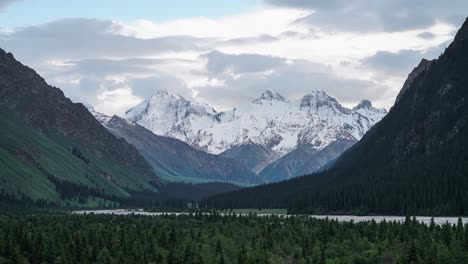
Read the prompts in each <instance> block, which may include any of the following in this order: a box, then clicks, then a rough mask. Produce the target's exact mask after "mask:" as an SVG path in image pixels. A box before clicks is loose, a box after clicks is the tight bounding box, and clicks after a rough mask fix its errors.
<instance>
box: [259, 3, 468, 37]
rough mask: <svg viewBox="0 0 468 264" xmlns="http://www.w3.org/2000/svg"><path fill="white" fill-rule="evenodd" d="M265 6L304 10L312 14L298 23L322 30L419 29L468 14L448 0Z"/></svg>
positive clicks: (466, 7)
mask: <svg viewBox="0 0 468 264" xmlns="http://www.w3.org/2000/svg"><path fill="white" fill-rule="evenodd" d="M266 2H267V3H270V4H273V5H278V6H285V7H292V8H305V9H309V10H311V11H312V10H313V12H312V13H311V14H309V15H307V16H305V17H303V18H302V19H300V20H298V22H299V23H307V24H309V25H311V26H315V27H319V28H321V29H323V30H332V31H352V32H363V31H364V32H372V31H387V32H396V31H405V30H411V29H422V28H427V27H430V26H432V25H434V24H436V23H437V22H438V21H445V22H447V23H451V24H456V25H457V26H458V25H459V24H461V23H462V21H463V19H464V18H465V17H466V11H468V1H466V0H452V1H450V3H449V4H448V3H446V2H444V1H440V0H412V1H407V0H381V1H368V0H328V1H319V0H266Z"/></svg>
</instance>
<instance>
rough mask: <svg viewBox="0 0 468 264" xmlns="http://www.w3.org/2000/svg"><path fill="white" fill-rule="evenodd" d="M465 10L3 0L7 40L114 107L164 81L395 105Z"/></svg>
mask: <svg viewBox="0 0 468 264" xmlns="http://www.w3.org/2000/svg"><path fill="white" fill-rule="evenodd" d="M467 15H468V1H466V0H449V1H440V0H411V1H408V0H374V1H369V0H326V1H325V0H237V1H219V0H184V1H179V0H175V1H163V0H152V1H150V0H134V1H124V0H100V1H95V0H93V1H92V0H70V1H62V0H0V47H1V48H2V49H4V50H6V51H9V52H12V53H13V54H14V55H15V57H16V58H17V59H18V60H20V61H22V62H23V63H24V64H26V65H28V66H30V67H32V68H34V69H35V70H36V71H38V72H39V73H40V74H41V75H42V76H43V77H44V78H45V79H46V80H47V81H48V82H49V83H50V84H52V85H55V86H57V87H60V88H61V89H62V90H64V92H65V94H66V95H67V96H68V97H70V98H71V99H72V100H74V101H76V102H86V103H89V104H92V105H94V106H95V108H96V109H97V110H99V111H101V112H104V113H107V114H122V113H123V112H125V110H127V109H128V108H129V107H132V106H134V105H136V104H138V103H139V102H141V101H142V100H144V99H145V98H148V97H150V96H151V94H152V93H153V92H154V91H155V90H157V89H166V90H169V91H172V92H174V93H178V94H180V95H182V96H185V97H187V98H197V100H200V101H203V102H206V103H208V104H210V105H212V106H214V107H215V108H216V109H217V110H227V109H231V108H232V107H234V106H236V105H238V104H239V103H241V102H244V101H247V100H252V99H253V98H255V97H257V96H259V94H261V93H262V92H263V91H264V90H266V89H271V90H275V91H277V92H279V93H281V94H283V95H284V96H285V97H289V98H291V99H295V98H300V97H301V96H302V95H304V94H306V93H307V92H308V91H311V90H314V89H320V90H324V91H325V92H327V93H328V94H329V95H331V96H333V97H336V98H337V99H338V100H339V101H340V102H341V103H342V104H343V105H345V106H349V107H350V106H353V105H354V104H357V103H358V102H359V101H360V100H361V99H370V100H371V101H373V103H374V105H376V106H378V107H384V108H387V109H389V108H390V107H391V106H392V104H393V102H394V100H395V97H396V95H397V93H398V91H399V90H400V88H401V86H402V84H403V82H404V80H405V79H406V77H407V75H408V73H409V72H410V71H411V69H412V68H414V67H415V66H416V65H417V64H418V63H419V61H420V60H421V59H422V58H427V59H434V58H437V57H438V56H439V55H440V53H441V52H443V50H444V49H445V47H446V46H448V45H449V43H450V41H451V40H452V39H453V36H454V34H455V33H456V30H457V29H458V28H459V27H460V26H461V24H462V23H463V21H464V19H465V18H466V16H467Z"/></svg>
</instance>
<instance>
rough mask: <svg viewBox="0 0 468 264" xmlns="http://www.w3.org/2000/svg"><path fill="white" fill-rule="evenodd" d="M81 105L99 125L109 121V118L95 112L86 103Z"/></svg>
mask: <svg viewBox="0 0 468 264" xmlns="http://www.w3.org/2000/svg"><path fill="white" fill-rule="evenodd" d="M82 104H83V105H84V107H86V109H88V111H89V112H90V113H91V114H92V115H93V116H94V117H95V118H96V119H97V121H99V123H101V124H106V123H107V122H108V121H109V120H110V119H111V117H110V116H107V115H105V114H103V113H100V112H97V111H96V110H95V109H94V107H93V106H92V105H90V104H88V103H82Z"/></svg>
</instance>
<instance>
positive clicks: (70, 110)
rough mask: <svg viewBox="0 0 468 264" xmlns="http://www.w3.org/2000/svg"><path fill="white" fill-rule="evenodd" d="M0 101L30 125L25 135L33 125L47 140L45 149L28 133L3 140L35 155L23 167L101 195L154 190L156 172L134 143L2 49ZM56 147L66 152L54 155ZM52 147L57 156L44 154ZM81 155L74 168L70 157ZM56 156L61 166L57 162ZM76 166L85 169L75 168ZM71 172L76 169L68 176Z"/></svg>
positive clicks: (6, 111)
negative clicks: (117, 136)
mask: <svg viewBox="0 0 468 264" xmlns="http://www.w3.org/2000/svg"><path fill="white" fill-rule="evenodd" d="M0 106H1V107H3V108H4V109H5V111H4V112H5V113H8V114H10V113H11V114H12V115H16V116H18V117H19V119H20V120H18V124H15V127H21V126H23V123H24V124H26V125H27V127H28V128H27V130H28V131H29V130H31V133H30V135H32V134H36V131H37V132H38V133H39V136H40V137H41V139H42V140H43V141H44V142H49V143H48V144H51V145H49V146H48V147H49V150H48V151H50V153H44V151H47V148H45V149H44V148H43V147H45V145H44V144H45V143H43V144H42V145H41V144H38V139H37V140H36V139H34V138H30V140H31V141H30V142H29V143H28V142H27V141H26V138H24V139H23V140H24V142H22V143H21V142H18V145H14V146H13V145H11V146H8V148H10V149H11V148H18V149H20V150H21V153H25V152H26V153H27V155H22V156H23V157H24V156H29V157H34V160H35V162H34V163H30V164H23V165H24V166H25V168H26V167H28V168H32V167H34V168H32V169H33V170H39V171H40V172H41V174H42V176H44V177H46V178H48V179H52V180H56V179H60V180H64V181H67V182H71V183H73V184H78V185H79V186H82V185H84V186H87V187H89V188H96V189H100V192H101V193H103V195H109V196H110V195H118V196H130V193H129V192H131V191H153V192H157V189H156V188H155V184H156V185H157V182H158V181H159V178H158V177H157V175H156V173H155V172H154V171H153V168H152V167H151V166H150V165H149V164H148V163H147V162H146V160H145V159H144V158H143V157H142V156H141V155H140V154H139V152H138V150H137V149H136V148H134V147H133V146H132V145H130V144H128V143H127V142H125V141H124V140H120V139H117V138H116V137H115V136H114V135H112V134H111V133H110V132H108V131H107V130H106V129H105V128H104V127H102V126H101V124H100V123H99V122H98V121H96V119H95V118H94V117H93V116H92V115H91V114H90V113H89V112H88V111H87V110H86V108H85V107H84V106H83V105H82V104H76V103H73V102H71V101H70V100H69V99H68V98H66V97H65V96H64V94H63V92H62V91H61V90H60V89H59V88H56V87H52V86H50V85H48V84H47V83H46V82H45V80H44V79H43V78H42V77H40V76H39V75H38V74H37V73H36V72H35V71H34V70H32V69H30V68H28V67H26V66H24V65H22V64H21V63H20V62H18V61H16V60H15V59H14V57H13V55H12V54H11V53H6V52H5V51H3V50H0ZM5 116H6V115H5ZM3 125H4V126H6V124H3ZM11 127H13V126H11ZM10 132H11V131H10ZM2 136H3V135H2ZM4 136H5V137H6V136H8V135H4ZM13 136H16V135H12V137H13ZM25 136H26V135H25ZM18 139H21V138H18ZM16 143H17V142H15V144H16ZM2 147H5V148H6V146H2ZM68 150H70V151H69V152H68V153H67V152H66V151H68ZM54 151H56V152H54ZM61 151H65V153H63V154H61V155H58V154H57V153H59V152H61ZM51 153H55V154H57V155H58V156H57V158H56V161H54V160H47V161H46V160H45V159H46V157H49V156H51ZM76 158H78V159H76ZM80 159H81V160H82V161H84V162H85V163H86V167H84V168H81V167H80V168H78V167H77V166H75V164H71V163H70V162H71V161H73V160H76V161H77V163H79V162H80ZM23 160H24V159H23ZM29 160H31V159H29ZM54 162H56V163H54ZM60 162H62V163H61V166H59V165H57V164H59V163H60ZM54 164H55V165H54ZM31 166H32V167H31ZM80 166H81V165H80ZM71 168H75V170H76V172H73V170H71ZM17 169H21V168H17ZM80 169H83V170H84V171H83V172H80V173H78V171H79V170H80ZM81 173H82V174H81ZM74 174H80V175H76V176H72V175H74ZM85 176H86V177H85ZM12 180H15V179H12ZM43 182H44V183H45V182H46V181H43ZM99 182H101V183H100V184H99ZM23 187H25V188H26V186H23ZM49 197H50V196H49Z"/></svg>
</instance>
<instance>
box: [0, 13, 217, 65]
mask: <svg viewBox="0 0 468 264" xmlns="http://www.w3.org/2000/svg"><path fill="white" fill-rule="evenodd" d="M121 30H122V27H121V26H120V25H119V24H116V23H114V22H112V21H109V20H97V19H83V18H76V19H75V18H74V19H63V20H58V21H54V22H51V23H48V24H45V25H39V26H30V27H25V28H20V29H17V30H15V31H14V32H12V33H9V34H3V35H0V44H1V45H2V47H4V48H5V49H7V50H10V51H12V52H13V53H15V54H19V57H20V58H24V60H25V61H34V62H36V61H44V60H48V59H51V58H54V59H60V58H68V59H70V58H75V59H83V58H93V57H101V58H112V57H120V58H122V57H139V56H148V55H154V54H160V53H164V52H181V51H187V50H195V51H203V50H204V49H203V46H204V45H205V44H207V42H208V40H204V39H198V38H194V37H191V36H171V37H159V38H151V39H140V38H136V37H133V36H125V35H122V34H120V31H121Z"/></svg>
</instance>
